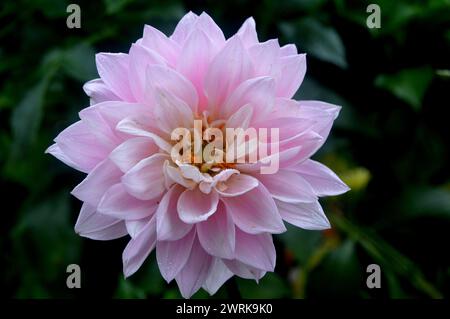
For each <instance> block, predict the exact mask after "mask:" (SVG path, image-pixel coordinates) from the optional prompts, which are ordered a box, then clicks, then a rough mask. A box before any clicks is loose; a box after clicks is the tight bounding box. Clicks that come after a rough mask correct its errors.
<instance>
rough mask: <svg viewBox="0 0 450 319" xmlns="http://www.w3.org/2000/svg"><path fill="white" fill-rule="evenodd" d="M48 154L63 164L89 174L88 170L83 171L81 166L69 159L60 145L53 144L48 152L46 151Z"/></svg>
mask: <svg viewBox="0 0 450 319" xmlns="http://www.w3.org/2000/svg"><path fill="white" fill-rule="evenodd" d="M45 153H46V154H51V155H53V156H54V157H56V158H57V159H59V160H60V161H61V162H63V163H64V164H66V165H68V166H70V167H72V168H75V169H76V170H79V171H82V172H85V173H87V170H84V169H82V168H81V167H80V166H78V165H77V164H76V163H75V162H73V161H72V160H71V159H70V158H69V157H67V155H66V154H64V153H63V151H61V148H60V147H59V146H58V144H56V143H55V144H52V145H50V146H49V147H48V148H47V149H46V150H45Z"/></svg>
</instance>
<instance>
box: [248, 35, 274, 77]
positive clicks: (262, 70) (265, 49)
mask: <svg viewBox="0 0 450 319" xmlns="http://www.w3.org/2000/svg"><path fill="white" fill-rule="evenodd" d="M248 53H249V55H250V58H251V59H252V61H253V64H254V65H257V66H258V67H257V68H255V75H256V76H264V75H265V76H267V75H272V74H273V73H274V72H275V69H274V67H275V62H276V61H277V60H278V57H279V55H280V44H279V43H278V40H277V39H272V40H268V41H266V42H262V43H257V44H254V45H252V46H251V47H249V48H248Z"/></svg>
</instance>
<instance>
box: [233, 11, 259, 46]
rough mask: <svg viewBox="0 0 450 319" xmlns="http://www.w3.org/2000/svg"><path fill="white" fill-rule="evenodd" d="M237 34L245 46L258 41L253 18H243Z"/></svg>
mask: <svg viewBox="0 0 450 319" xmlns="http://www.w3.org/2000/svg"><path fill="white" fill-rule="evenodd" d="M237 34H238V35H239V37H240V38H241V40H242V42H243V43H244V45H245V46H246V47H249V46H251V45H253V44H256V43H258V34H257V33H256V23H255V19H253V18H252V17H250V18H248V19H247V20H245V22H244V23H243V24H242V26H241V27H240V29H239V31H238V32H237Z"/></svg>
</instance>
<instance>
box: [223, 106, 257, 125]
mask: <svg viewBox="0 0 450 319" xmlns="http://www.w3.org/2000/svg"><path fill="white" fill-rule="evenodd" d="M252 117H253V107H252V106H251V105H250V104H246V105H244V106H242V107H241V108H240V109H238V110H237V111H236V112H234V113H233V114H232V115H231V116H230V117H229V118H228V120H227V123H226V124H225V127H226V128H231V129H240V128H242V129H244V130H246V129H247V128H248V127H249V126H250V121H251V119H252Z"/></svg>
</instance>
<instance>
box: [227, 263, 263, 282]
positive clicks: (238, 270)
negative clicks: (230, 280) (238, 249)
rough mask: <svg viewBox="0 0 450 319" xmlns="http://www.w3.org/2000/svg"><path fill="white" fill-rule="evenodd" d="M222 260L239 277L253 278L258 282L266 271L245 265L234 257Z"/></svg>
mask: <svg viewBox="0 0 450 319" xmlns="http://www.w3.org/2000/svg"><path fill="white" fill-rule="evenodd" d="M222 262H223V263H224V264H225V265H226V266H227V268H228V269H229V270H230V271H231V272H232V273H233V274H235V275H236V276H239V277H241V278H245V279H254V280H256V281H257V282H258V280H259V279H261V278H262V277H264V275H265V274H266V271H264V270H262V269H259V268H255V267H252V266H249V265H246V264H244V263H243V262H240V261H239V260H236V259H233V260H227V259H222Z"/></svg>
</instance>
